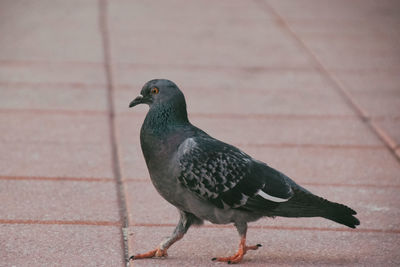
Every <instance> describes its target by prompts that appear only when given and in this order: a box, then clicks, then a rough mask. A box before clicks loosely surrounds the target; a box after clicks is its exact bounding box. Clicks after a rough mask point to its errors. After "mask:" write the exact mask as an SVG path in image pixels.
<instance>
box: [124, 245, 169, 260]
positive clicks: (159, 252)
mask: <svg viewBox="0 0 400 267" xmlns="http://www.w3.org/2000/svg"><path fill="white" fill-rule="evenodd" d="M167 256H168V254H167V250H166V249H159V248H157V249H155V250H151V251H149V252H147V253H143V254H138V255H133V256H131V257H130V258H129V260H140V259H149V258H155V257H157V258H161V257H167Z"/></svg>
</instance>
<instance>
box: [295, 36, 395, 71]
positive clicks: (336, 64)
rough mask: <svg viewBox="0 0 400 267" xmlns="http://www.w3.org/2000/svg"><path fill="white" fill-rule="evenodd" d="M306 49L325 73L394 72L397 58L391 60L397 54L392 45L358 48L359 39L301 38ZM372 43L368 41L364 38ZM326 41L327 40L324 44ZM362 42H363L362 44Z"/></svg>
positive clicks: (393, 43)
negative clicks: (336, 71) (337, 71)
mask: <svg viewBox="0 0 400 267" xmlns="http://www.w3.org/2000/svg"><path fill="white" fill-rule="evenodd" d="M300 38H301V39H302V40H303V41H304V43H305V44H306V46H307V47H308V48H309V50H311V51H312V52H313V54H315V55H316V56H317V58H318V60H319V61H320V62H321V63H322V64H323V65H324V66H325V67H326V68H327V69H328V70H330V69H340V70H370V71H373V70H376V69H389V70H390V69H396V68H397V67H398V62H399V57H398V56H393V55H394V54H395V53H396V52H395V51H398V49H399V48H398V45H397V44H396V43H395V42H390V41H389V42H381V43H378V44H374V45H375V46H364V45H363V46H361V47H360V46H359V42H360V40H359V39H361V38H360V37H357V36H354V38H352V39H351V40H350V41H349V40H348V39H349V38H346V37H345V38H340V37H335V38H328V37H326V36H308V35H307V36H304V35H303V36H300ZM364 39H366V40H364V42H366V43H369V42H371V40H370V39H371V38H370V37H368V38H364ZM327 40H330V41H329V42H327ZM361 41H362V40H361Z"/></svg>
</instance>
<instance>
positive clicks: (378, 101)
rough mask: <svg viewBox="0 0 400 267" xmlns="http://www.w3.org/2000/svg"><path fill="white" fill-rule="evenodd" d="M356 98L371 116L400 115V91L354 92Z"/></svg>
mask: <svg viewBox="0 0 400 267" xmlns="http://www.w3.org/2000/svg"><path fill="white" fill-rule="evenodd" d="M352 95H353V98H354V100H355V101H356V102H357V104H358V105H360V106H361V107H362V108H364V109H365V110H366V111H367V113H368V114H369V116H371V117H398V116H400V91H398V92H379V91H377V92H364V93H352Z"/></svg>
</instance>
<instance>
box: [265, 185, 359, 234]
mask: <svg viewBox="0 0 400 267" xmlns="http://www.w3.org/2000/svg"><path fill="white" fill-rule="evenodd" d="M293 192H294V195H293V197H292V198H291V199H290V200H289V201H287V202H283V203H279V205H278V204H275V205H273V210H271V208H272V206H271V204H269V205H268V206H269V208H268V211H266V210H265V213H266V215H267V216H282V217H323V218H326V219H329V220H332V221H334V222H337V223H340V224H343V225H346V226H348V227H350V228H356V226H357V225H359V224H360V221H359V220H358V219H357V218H356V217H355V216H354V215H356V214H357V213H356V212H355V211H354V210H353V209H351V208H349V207H347V206H345V205H343V204H339V203H335V202H331V201H328V200H326V199H324V198H321V197H319V196H316V195H314V194H312V193H310V192H308V191H303V190H301V188H293ZM257 202H258V201H257ZM257 204H258V205H257V206H258V207H260V205H259V204H261V203H259V202H258V203H257ZM265 204H266V203H265ZM264 207H266V206H264Z"/></svg>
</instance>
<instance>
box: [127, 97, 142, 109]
mask: <svg viewBox="0 0 400 267" xmlns="http://www.w3.org/2000/svg"><path fill="white" fill-rule="evenodd" d="M142 103H143V96H142V95H138V96H137V97H136V98H135V99H133V100H132V102H131V103H130V104H129V107H130V108H132V107H134V106H136V105H139V104H142Z"/></svg>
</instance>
